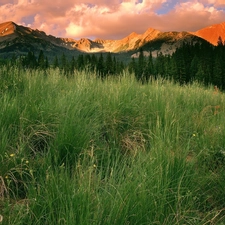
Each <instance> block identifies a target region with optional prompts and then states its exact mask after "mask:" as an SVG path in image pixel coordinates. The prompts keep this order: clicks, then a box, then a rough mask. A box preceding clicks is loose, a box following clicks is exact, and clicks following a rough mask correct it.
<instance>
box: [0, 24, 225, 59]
mask: <svg viewBox="0 0 225 225" xmlns="http://www.w3.org/2000/svg"><path fill="white" fill-rule="evenodd" d="M219 36H220V37H221V38H222V39H223V40H225V22H223V23H221V24H214V25H211V26H208V27H205V28H202V29H200V30H198V31H196V32H188V31H183V32H177V31H168V32H162V31H159V30H156V29H154V28H148V29H147V30H146V31H145V32H144V33H143V34H137V33H136V32H132V33H130V34H129V35H128V36H126V37H124V38H122V39H119V40H104V39H100V38H97V39H95V40H91V39H88V38H81V39H80V40H74V39H72V38H59V37H55V36H53V35H47V34H46V33H45V32H44V31H40V30H38V29H35V30H34V29H31V28H29V27H25V26H22V25H17V24H16V23H14V22H13V21H8V22H4V23H1V24H0V50H1V51H2V52H6V51H7V49H10V51H12V52H13V48H17V50H18V51H22V50H21V49H20V46H21V48H22V47H23V48H24V51H25V52H26V51H28V50H29V49H35V48H37V49H42V50H44V51H48V52H51V51H52V52H59V51H62V52H63V51H67V52H70V53H71V54H72V52H73V53H74V52H76V53H79V52H83V53H98V52H113V53H121V52H134V51H138V49H140V48H141V47H143V48H145V49H146V50H147V51H153V52H154V51H155V55H156V54H157V53H158V52H160V51H161V52H162V53H163V54H172V53H173V52H174V51H175V49H176V48H177V47H179V46H181V45H182V44H183V43H187V42H189V43H190V42H203V41H207V42H209V43H211V44H213V45H216V44H217V41H218V37H219ZM9 47H10V48H9ZM0 55H1V54H0Z"/></svg>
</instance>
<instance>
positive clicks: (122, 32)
mask: <svg viewBox="0 0 225 225" xmlns="http://www.w3.org/2000/svg"><path fill="white" fill-rule="evenodd" d="M0 2H1V3H0V21H2V22H5V21H9V20H11V21H14V22H15V23H18V24H22V25H25V26H30V27H32V28H34V29H39V30H43V31H45V32H46V33H47V34H52V35H55V36H63V37H71V38H75V39H80V38H81V37H90V38H97V37H98V38H106V39H116V38H123V37H125V36H127V35H128V34H130V33H131V32H133V31H135V32H137V33H143V32H144V31H145V30H147V28H149V27H152V28H155V29H159V30H161V31H169V30H177V31H181V30H188V31H196V30H198V29H200V28H203V27H205V26H208V25H211V24H215V23H220V22H224V21H225V1H224V0H189V1H188V0H181V1H174V0H142V1H141V0H111V1H110V0H84V1H82V0H76V1H74V0H54V2H50V1H46V0H17V1H16V0H14V1H13V0H12V1H10V0H0ZM172 2H174V4H173V5H175V6H174V7H173V8H168V9H167V13H166V14H163V13H161V14H158V13H157V10H159V9H161V7H162V6H164V7H165V6H166V5H168V7H169V6H170V4H171V3H172ZM218 7H219V8H218Z"/></svg>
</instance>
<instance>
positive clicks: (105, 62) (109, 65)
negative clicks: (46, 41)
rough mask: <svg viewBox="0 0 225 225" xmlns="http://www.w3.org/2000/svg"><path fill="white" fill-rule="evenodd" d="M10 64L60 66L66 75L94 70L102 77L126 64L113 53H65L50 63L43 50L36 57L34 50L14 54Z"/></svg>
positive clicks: (44, 66)
mask: <svg viewBox="0 0 225 225" xmlns="http://www.w3.org/2000/svg"><path fill="white" fill-rule="evenodd" d="M8 63H9V64H10V66H13V65H16V66H19V67H22V68H24V69H39V70H47V69H49V68H54V69H56V68H58V69H60V70H61V71H62V74H64V75H67V76H69V75H72V74H74V72H75V71H83V70H85V71H89V72H94V73H96V74H97V75H98V76H100V77H101V78H104V77H106V76H108V75H118V74H120V73H121V72H122V71H123V70H124V69H125V65H124V63H123V62H122V61H119V60H117V59H116V57H115V56H112V54H111V53H106V54H102V53H100V54H97V55H95V54H80V55H79V56H77V57H76V58H75V57H74V56H73V57H72V58H70V59H69V58H67V56H66V55H65V54H62V55H61V56H55V57H54V60H53V61H52V62H51V63H49V60H48V57H47V56H45V55H44V53H43V51H42V50H41V51H40V53H39V55H38V56H37V57H36V56H35V54H34V53H33V52H28V54H27V55H24V56H19V57H18V58H17V57H15V56H13V57H12V58H11V60H10V61H9V62H8Z"/></svg>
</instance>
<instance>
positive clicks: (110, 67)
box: [105, 52, 113, 75]
mask: <svg viewBox="0 0 225 225" xmlns="http://www.w3.org/2000/svg"><path fill="white" fill-rule="evenodd" d="M105 74H107V75H112V74H113V61H112V57H111V53H110V52H108V53H107V55H106V61H105Z"/></svg>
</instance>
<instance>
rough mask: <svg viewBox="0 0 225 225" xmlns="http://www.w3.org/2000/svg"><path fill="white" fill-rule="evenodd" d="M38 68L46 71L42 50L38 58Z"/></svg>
mask: <svg viewBox="0 0 225 225" xmlns="http://www.w3.org/2000/svg"><path fill="white" fill-rule="evenodd" d="M38 67H39V68H40V69H46V63H45V56H44V52H43V51H42V50H40V53H39V56H38Z"/></svg>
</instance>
